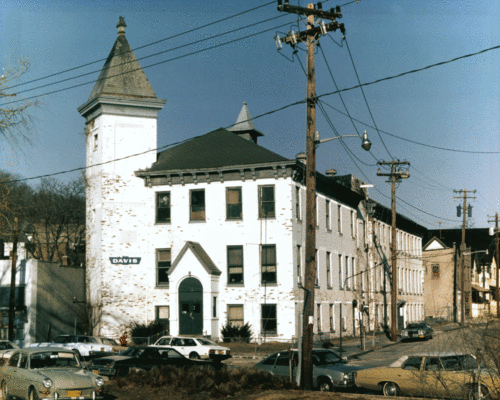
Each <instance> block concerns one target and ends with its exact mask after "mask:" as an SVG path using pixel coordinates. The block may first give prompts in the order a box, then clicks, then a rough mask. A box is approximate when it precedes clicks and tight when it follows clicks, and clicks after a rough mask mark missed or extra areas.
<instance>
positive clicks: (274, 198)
mask: <svg viewBox="0 0 500 400" xmlns="http://www.w3.org/2000/svg"><path fill="white" fill-rule="evenodd" d="M268 188H272V189H273V200H272V201H265V202H264V200H263V198H262V194H263V190H264V189H268ZM264 204H266V205H267V204H272V205H273V210H272V213H271V214H272V215H270V216H269V215H268V214H266V215H265V216H264V213H263V206H264ZM275 218H276V186H275V185H259V219H275Z"/></svg>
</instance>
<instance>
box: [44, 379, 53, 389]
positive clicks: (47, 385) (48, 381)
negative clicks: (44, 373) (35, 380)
mask: <svg viewBox="0 0 500 400" xmlns="http://www.w3.org/2000/svg"><path fill="white" fill-rule="evenodd" d="M42 383H43V386H45V387H46V388H47V389H48V388H50V387H52V380H50V379H49V378H45V379H44V380H43V381H42Z"/></svg>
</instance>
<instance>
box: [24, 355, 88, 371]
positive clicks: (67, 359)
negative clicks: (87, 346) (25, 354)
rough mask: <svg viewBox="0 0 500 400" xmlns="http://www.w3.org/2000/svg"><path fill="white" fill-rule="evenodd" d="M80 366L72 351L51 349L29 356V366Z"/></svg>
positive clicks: (32, 367) (33, 367) (34, 367)
mask: <svg viewBox="0 0 500 400" xmlns="http://www.w3.org/2000/svg"><path fill="white" fill-rule="evenodd" d="M54 367H80V362H79V361H78V358H77V357H76V354H75V353H73V352H69V351H68V352H62V351H51V352H43V353H34V354H32V355H31V356H30V368H31V369H38V368H54Z"/></svg>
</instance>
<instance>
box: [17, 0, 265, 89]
mask: <svg viewBox="0 0 500 400" xmlns="http://www.w3.org/2000/svg"><path fill="white" fill-rule="evenodd" d="M274 3H275V2H274V1H270V2H269V3H266V4H262V5H260V6H257V7H254V8H251V9H249V10H246V11H242V12H240V13H238V14H234V15H231V16H229V17H225V18H222V19H219V20H217V21H213V22H210V23H208V24H205V25H201V26H198V27H196V28H192V29H189V30H188V31H184V32H181V33H178V34H176V35H173V36H169V37H167V38H163V39H160V40H156V41H155V42H151V43H148V44H145V45H143V46H139V47H136V48H135V49H131V50H130V52H134V51H137V50H140V49H144V48H146V47H150V46H153V45H155V44H158V43H162V42H165V41H167V40H170V39H174V38H176V37H179V36H182V35H185V34H187V33H191V32H195V31H198V30H200V29H203V28H207V27H209V26H212V25H215V24H218V23H220V22H224V21H227V20H229V19H231V18H235V17H239V16H240V15H243V14H246V13H248V12H251V11H255V10H257V9H259V8H262V7H266V6H268V5H271V4H274ZM126 53H128V52H124V54H126ZM106 59H107V57H106V58H101V59H99V60H96V61H92V62H89V63H86V64H83V65H79V66H76V67H72V68H69V69H66V70H64V71H60V72H55V73H53V74H50V75H47V76H43V77H41V78H37V79H33V80H31V81H27V82H23V83H18V84H17V85H13V86H11V87H10V88H9V89H12V88H15V87H18V86H22V85H27V84H29V83H33V82H37V81H41V80H44V79H48V78H52V77H53V76H57V75H61V74H64V73H66V72H71V71H74V70H77V69H80V68H83V67H88V66H89V65H92V64H96V63H98V62H102V61H106Z"/></svg>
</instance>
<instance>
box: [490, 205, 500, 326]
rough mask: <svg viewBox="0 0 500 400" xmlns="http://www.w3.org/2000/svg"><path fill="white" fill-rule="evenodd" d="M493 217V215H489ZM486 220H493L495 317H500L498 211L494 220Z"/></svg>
mask: <svg viewBox="0 0 500 400" xmlns="http://www.w3.org/2000/svg"><path fill="white" fill-rule="evenodd" d="M489 218H493V217H489ZM488 222H495V264H496V271H495V274H496V276H497V277H496V278H497V286H496V288H495V298H496V299H497V318H500V302H499V297H500V296H499V292H500V289H499V280H500V279H499V276H498V273H499V272H500V269H499V268H498V264H499V260H500V254H499V253H498V251H499V237H498V213H495V221H488Z"/></svg>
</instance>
